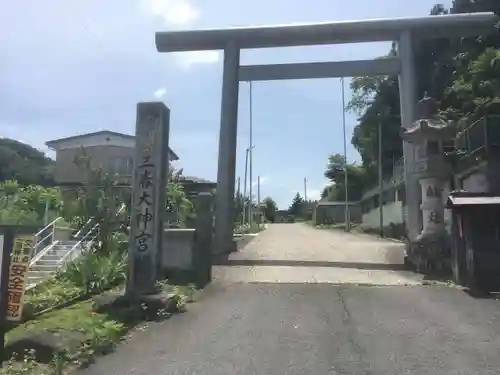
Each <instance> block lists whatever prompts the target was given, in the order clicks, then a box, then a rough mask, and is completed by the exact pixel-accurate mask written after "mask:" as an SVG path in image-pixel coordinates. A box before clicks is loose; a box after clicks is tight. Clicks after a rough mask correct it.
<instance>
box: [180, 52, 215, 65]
mask: <svg viewBox="0 0 500 375" xmlns="http://www.w3.org/2000/svg"><path fill="white" fill-rule="evenodd" d="M174 57H175V59H176V60H177V62H178V63H179V65H180V66H181V67H182V68H184V69H189V68H190V67H192V66H193V65H196V64H214V63H216V62H218V61H219V51H193V52H180V53H175V54H174Z"/></svg>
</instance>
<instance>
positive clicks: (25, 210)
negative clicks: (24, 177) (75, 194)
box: [0, 180, 63, 226]
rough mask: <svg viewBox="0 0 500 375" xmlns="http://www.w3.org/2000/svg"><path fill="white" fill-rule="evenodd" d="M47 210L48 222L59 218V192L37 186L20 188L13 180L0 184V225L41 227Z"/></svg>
mask: <svg viewBox="0 0 500 375" xmlns="http://www.w3.org/2000/svg"><path fill="white" fill-rule="evenodd" d="M46 209H47V214H48V217H47V219H48V221H52V220H53V219H55V218H56V217H58V216H60V215H61V213H62V211H63V202H62V198H61V194H60V191H59V190H58V189H55V188H44V187H43V186H39V185H29V186H22V185H21V184H19V183H18V182H17V181H15V180H9V181H5V182H2V183H0V224H19V225H33V226H42V225H43V224H44V219H45V213H46Z"/></svg>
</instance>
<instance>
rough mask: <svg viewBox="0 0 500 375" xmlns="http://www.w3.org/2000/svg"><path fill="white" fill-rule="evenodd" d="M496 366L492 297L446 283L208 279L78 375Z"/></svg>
mask: <svg viewBox="0 0 500 375" xmlns="http://www.w3.org/2000/svg"><path fill="white" fill-rule="evenodd" d="M499 373H500V301H496V300H492V299H474V298H472V297H470V296H469V295H467V294H466V293H465V292H463V291H460V290H458V289H454V288H449V287H438V286H433V287H426V286H385V287H377V286H355V285H347V284H346V285H332V284H286V283H280V284H265V283H231V284H224V283H214V284H212V285H211V286H209V287H208V289H207V291H206V293H205V294H204V296H203V298H202V300H201V301H199V302H197V303H195V304H193V305H191V306H190V309H189V311H188V312H187V313H185V314H182V315H178V316H174V317H173V318H172V319H170V320H167V321H165V322H162V323H154V324H150V326H149V327H148V329H146V330H144V331H139V332H136V333H135V334H134V335H133V337H132V338H131V339H130V340H129V341H127V342H125V343H124V344H123V345H121V346H120V347H119V348H118V349H117V350H116V351H115V352H114V353H112V354H110V355H107V356H105V357H103V358H101V359H99V360H98V362H97V363H96V364H95V365H93V366H91V367H90V368H88V369H86V370H84V371H83V372H82V374H85V375H91V374H92V375H125V374H127V375H132V374H133V375H181V374H182V375H201V374H204V375H252V374H273V375H274V374H279V375H282V374H287V375H306V374H311V375H312V374H314V375H326V374H338V375H344V374H349V375H351V374H352V375H354V374H355V375H365V374H367V375H368V374H373V375H391V374H398V375H400V374H422V375H424V374H425V375H428V374H433V375H444V374H446V375H452V374H453V375H459V374H460V375H462V374H481V375H489V374H499Z"/></svg>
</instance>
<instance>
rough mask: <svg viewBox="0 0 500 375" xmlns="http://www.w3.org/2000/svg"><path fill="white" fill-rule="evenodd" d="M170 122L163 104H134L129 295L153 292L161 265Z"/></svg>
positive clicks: (168, 111) (168, 114) (168, 112)
mask: <svg viewBox="0 0 500 375" xmlns="http://www.w3.org/2000/svg"><path fill="white" fill-rule="evenodd" d="M169 123H170V110H169V109H168V108H167V107H166V106H165V104H163V103H161V102H148V103H139V104H138V105H137V123H136V133H135V162H134V177H133V185H132V206H131V216H130V238H129V253H128V262H129V270H128V281H127V293H129V294H147V293H153V292H154V290H155V283H156V278H157V275H158V272H159V269H160V267H161V264H162V262H161V254H162V238H163V213H164V210H165V195H166V191H165V190H166V179H167V169H168V138H169V125H170V124H169Z"/></svg>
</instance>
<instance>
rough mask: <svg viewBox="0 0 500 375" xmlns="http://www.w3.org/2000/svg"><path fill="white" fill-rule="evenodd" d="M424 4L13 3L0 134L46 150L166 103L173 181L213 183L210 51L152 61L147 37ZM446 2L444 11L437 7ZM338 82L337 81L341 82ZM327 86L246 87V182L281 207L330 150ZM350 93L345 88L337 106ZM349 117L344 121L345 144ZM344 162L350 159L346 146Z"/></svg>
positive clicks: (336, 53) (344, 52) (336, 129)
mask: <svg viewBox="0 0 500 375" xmlns="http://www.w3.org/2000/svg"><path fill="white" fill-rule="evenodd" d="M434 3H435V1H434V0H420V1H402V0H379V1H373V0H350V1H347V2H346V1H340V0H252V1H248V0H233V1H229V0H203V1H201V0H105V1H102V0H85V1H83V0H72V1H67V0H45V1H40V0H20V1H15V2H14V1H9V2H6V3H5V4H4V5H3V11H2V13H1V14H0V45H1V46H2V59H0V135H1V136H4V137H10V138H14V139H17V140H21V141H23V142H25V143H29V144H31V145H33V146H35V147H37V148H39V149H42V150H46V148H45V147H44V143H45V142H46V141H47V140H50V139H55V138H60V137H64V136H71V135H76V134H81V133H86V132H92V131H97V130H103V129H109V130H114V131H119V132H125V133H133V132H134V126H135V124H134V122H135V107H136V103H137V102H140V101H152V100H162V101H164V102H165V103H166V104H167V105H168V106H169V107H170V108H171V111H172V113H171V133H170V134H171V136H170V143H171V147H172V148H173V149H174V150H175V151H176V152H177V154H178V155H179V157H180V161H179V162H177V167H182V168H184V171H185V174H187V175H196V176H198V177H203V178H208V179H212V180H215V179H216V171H217V152H218V151H217V147H218V134H219V117H220V107H219V106H220V91H221V55H220V53H218V52H203V53H197V52H195V53H188V54H186V53H183V54H170V55H167V54H160V53H157V52H156V48H155V45H154V32H155V31H160V30H169V29H196V28H213V27H229V26H249V25H259V24H284V23H294V22H320V21H334V20H356V19H365V18H386V17H398V16H423V15H427V14H428V12H429V10H430V8H431V7H432V5H433V4H434ZM449 3H450V1H446V2H445V5H449ZM388 48H389V46H388V45H387V44H385V43H373V44H358V45H342V46H321V47H307V48H281V49H267V50H250V51H243V52H242V64H253V63H259V64H266V63H286V62H306V61H339V60H357V59H366V58H372V57H377V56H380V55H382V54H385V53H386V52H387V51H388ZM347 84H348V80H347V81H346V85H347ZM248 92H249V90H248V84H243V83H242V84H241V85H240V107H239V129H238V158H237V159H238V161H237V175H238V176H241V178H242V180H243V174H244V164H245V148H246V147H247V146H248V128H249V126H248V125H249V121H248V118H249V106H248V101H249V100H248V99H249V95H248ZM340 93H341V91H340V82H339V80H338V79H329V80H304V81H279V82H256V83H254V84H253V104H254V106H253V107H254V112H253V113H254V117H253V118H254V122H253V124H254V144H255V145H256V147H255V151H254V163H253V164H254V168H253V169H254V177H255V179H256V178H257V177H256V176H257V175H260V176H261V181H262V184H261V196H262V197H265V196H271V197H273V198H274V199H275V200H276V201H277V202H278V205H279V206H280V207H282V208H286V207H287V206H288V205H289V203H290V201H291V199H292V197H293V195H295V193H296V192H297V191H299V192H301V193H303V179H304V178H307V180H308V196H309V197H311V198H317V197H318V196H319V193H320V191H321V189H322V188H323V187H324V186H325V184H326V183H327V181H326V180H325V178H324V177H323V172H324V169H325V165H326V162H327V158H328V155H329V154H331V153H337V152H342V126H341V125H342V122H341V119H342V104H341V94H340ZM349 96H350V93H349V90H347V91H346V97H347V98H346V99H347V100H348V99H349ZM355 125H356V116H355V115H353V114H348V116H347V127H348V139H349V143H350V136H351V133H352V129H353V127H354V126H355ZM348 158H349V159H350V160H357V159H359V155H358V154H357V152H356V151H355V150H354V149H353V148H352V147H351V146H350V145H349V151H348Z"/></svg>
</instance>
